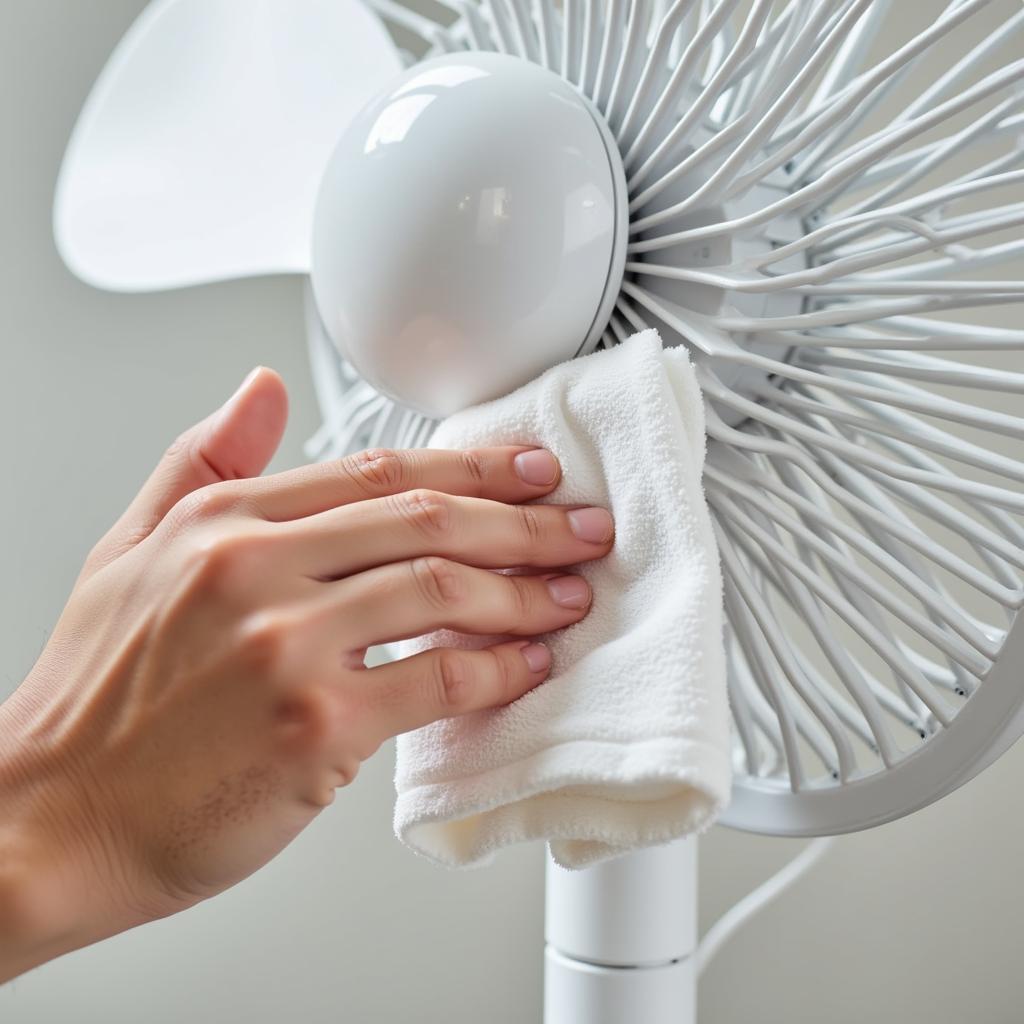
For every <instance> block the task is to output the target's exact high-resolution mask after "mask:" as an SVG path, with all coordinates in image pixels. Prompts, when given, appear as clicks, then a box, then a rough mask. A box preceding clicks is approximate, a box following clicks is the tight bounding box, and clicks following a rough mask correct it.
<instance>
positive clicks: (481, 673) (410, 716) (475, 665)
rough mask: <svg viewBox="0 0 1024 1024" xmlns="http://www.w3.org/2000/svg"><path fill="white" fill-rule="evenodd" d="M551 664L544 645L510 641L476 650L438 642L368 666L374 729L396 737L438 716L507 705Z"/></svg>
mask: <svg viewBox="0 0 1024 1024" xmlns="http://www.w3.org/2000/svg"><path fill="white" fill-rule="evenodd" d="M550 668H551V654H550V652H549V651H548V649H547V648H546V647H545V646H543V645H542V644H537V643H533V642H532V641H530V640H513V641H510V642H508V643H502V644H496V645H495V646H493V647H485V648H484V649H483V650H479V651H463V650H456V649H454V648H450V647H437V648H434V649H433V650H430V651H424V652H422V653H421V654H415V655H413V656H412V657H411V658H403V659H402V660H401V661H394V662H391V663H390V664H387V665H380V666H378V667H376V668H371V669H367V671H366V673H365V675H366V687H367V701H368V703H369V705H370V715H371V717H373V718H375V719H376V722H375V726H376V728H375V729H374V730H373V731H375V732H376V733H377V734H378V735H382V736H397V735H398V734H399V733H401V732H408V731H409V730H411V729H418V728H420V727H421V726H424V725H428V724H429V723H430V722H436V721H437V720H438V719H441V718H451V717H453V716H455V715H465V714H468V713H469V712H471V711H481V710H483V709H485V708H491V707H500V706H502V705H504V704H509V703H511V702H512V701H514V700H517V699H518V698H520V697H522V696H523V694H525V693H528V692H529V691H530V690H532V689H533V688H534V687H535V686H536V685H537V684H538V683H540V682H543V680H544V679H545V678H546V677H547V675H548V672H549V670H550Z"/></svg>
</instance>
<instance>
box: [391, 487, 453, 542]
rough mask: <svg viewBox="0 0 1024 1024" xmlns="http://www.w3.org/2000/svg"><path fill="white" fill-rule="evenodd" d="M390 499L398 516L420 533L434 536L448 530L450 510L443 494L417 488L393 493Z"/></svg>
mask: <svg viewBox="0 0 1024 1024" xmlns="http://www.w3.org/2000/svg"><path fill="white" fill-rule="evenodd" d="M391 500H392V502H393V504H394V506H395V508H396V509H397V512H398V514H399V516H400V517H401V518H402V519H403V520H405V521H406V522H408V523H410V524H411V525H412V526H413V527H414V528H415V529H416V530H418V531H419V532H420V533H423V534H425V535H426V536H428V537H431V538H436V537H438V536H442V535H444V534H445V533H446V532H447V531H448V527H449V524H450V523H451V511H450V509H449V503H448V500H447V499H446V498H445V497H444V495H442V494H439V493H438V492H436V491H428V490H424V489H423V488H417V489H416V490H414V491H405V492H404V493H402V494H399V495H395V496H394V497H393V498H392V499H391Z"/></svg>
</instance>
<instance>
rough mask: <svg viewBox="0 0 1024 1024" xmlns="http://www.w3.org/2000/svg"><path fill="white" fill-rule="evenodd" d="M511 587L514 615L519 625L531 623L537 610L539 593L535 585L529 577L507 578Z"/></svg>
mask: <svg viewBox="0 0 1024 1024" xmlns="http://www.w3.org/2000/svg"><path fill="white" fill-rule="evenodd" d="M506 578H507V579H508V581H509V584H510V585H511V588H512V590H511V598H512V614H513V615H515V616H516V622H517V623H523V622H529V621H530V620H531V619H532V618H533V617H534V612H535V610H536V607H537V605H536V597H537V592H536V590H535V589H534V588H535V584H534V582H533V581H532V580H531V578H530V577H528V576H508V577H506Z"/></svg>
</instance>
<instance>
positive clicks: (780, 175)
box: [55, 0, 1024, 1024]
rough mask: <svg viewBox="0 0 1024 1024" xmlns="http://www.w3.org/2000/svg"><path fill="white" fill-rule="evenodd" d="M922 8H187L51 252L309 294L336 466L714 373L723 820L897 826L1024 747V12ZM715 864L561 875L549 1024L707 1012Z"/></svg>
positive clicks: (318, 1)
mask: <svg viewBox="0 0 1024 1024" xmlns="http://www.w3.org/2000/svg"><path fill="white" fill-rule="evenodd" d="M410 2H411V0H410ZM911 6H912V7H913V10H909V8H911ZM899 7H900V10H899V12H898V13H899V14H900V15H901V18H900V19H896V18H895V17H894V15H895V14H896V13H897V4H896V2H895V0H788V2H785V0H675V2H671V3H665V2H659V0H605V2H601V3H598V2H597V0H563V2H562V3H555V2H553V0H551V2H548V0H422V2H421V3H419V4H417V7H416V9H415V10H414V9H413V7H412V6H406V5H405V4H403V3H399V2H396V0H367V2H366V3H360V2H358V0H155V2H153V3H151V4H150V5H149V7H148V8H147V9H146V10H145V12H144V13H143V15H142V16H141V17H140V18H139V20H138V21H137V22H136V24H135V25H134V26H133V27H132V28H131V30H130V31H129V32H128V34H127V35H126V36H125V38H124V39H123V40H122V42H121V43H120V45H119V46H118V48H117V49H116V50H115V52H114V54H113V55H112V57H111V58H110V61H109V63H108V64H107V67H106V68H105V69H104V71H103V74H102V75H101V77H100V79H99V81H98V82H97V84H96V86H95V88H94V90H93V92H92V95H91V96H90V98H89V100H88V102H87V104H86V106H85V109H84V110H83V112H82V115H81V117H80V119H79V122H78V125H77V127H76V129H75V132H74V135H73V137H72V140H71V143H70V145H69V148H68V151H67V155H66V157H65V161H64V165H63V168H62V170H61V175H60V179H59V183H58V189H57V198H56V209H55V230H56V237H57V242H58V245H59V247H60V250H61V253H62V254H63V256H64V259H65V260H66V261H67V263H68V265H69V266H70V267H71V268H72V270H74V271H75V272H76V273H77V274H78V275H79V276H80V277H82V278H83V279H85V280H86V281H89V282H92V283H94V284H96V285H98V286H100V287H105V288H109V289H113V290H120V291H139V290H154V289H162V288H172V287H179V286H183V285H190V284H195V283H199V282H206V281H214V280H220V279H225V278H231V277H241V276H249V275H257V274H266V273H299V274H307V275H310V281H311V287H310V289H309V290H308V292H307V294H308V298H309V301H308V311H309V316H308V320H309V327H310V330H309V338H310V346H311V354H312V360H313V369H314V376H315V380H316V385H317V388H318V394H319V398H320V402H321V404H322V408H323V415H324V425H323V428H322V429H321V430H320V431H319V432H318V433H317V435H316V436H315V437H314V438H313V439H311V441H310V443H309V449H308V453H309V455H310V457H315V458H331V457H336V456H338V455H341V454H343V453H344V452H346V451H350V450H354V449H358V448H364V447H369V446H377V445H389V446H401V447H405V446H414V445H420V444H424V443H426V442H427V441H428V440H429V437H430V434H431V430H432V427H433V425H434V423H435V422H436V419H437V417H440V416H444V415H447V414H448V413H450V412H453V411H455V410H456V409H458V408H462V407H464V406H465V405H468V404H471V403H474V402H477V401H481V400H484V399H487V398H491V397H495V396H497V395H499V394H501V393H504V392H507V391H510V390H512V389H513V388H514V387H516V386H518V385H519V384H522V383H524V382H525V381H527V380H529V379H531V378H532V377H534V376H536V375H537V374H539V373H540V372H541V371H542V370H543V369H544V368H545V367H547V366H550V365H552V364H554V363H556V362H560V361H562V360H564V359H568V358H571V357H573V356H575V355H579V354H582V353H585V352H588V351H592V350H593V349H595V348H600V347H607V346H611V345H615V344H617V343H618V342H620V341H622V340H623V339H624V338H625V337H627V336H628V335H629V334H631V333H633V332H634V331H636V330H639V329H642V328H644V327H647V326H654V327H657V328H658V329H659V331H660V332H661V336H662V338H663V339H664V341H665V342H666V344H680V343H681V344H686V345H688V346H689V347H690V349H691V352H692V353H693V357H694V361H695V363H696V366H697V371H698V374H699V377H700V381H701V384H702V387H703V390H704V394H705V397H706V399H707V406H708V409H707V422H708V438H709V447H708V459H707V469H706V472H705V478H704V479H705V485H706V490H707V495H708V500H709V502H710V504H711V508H712V512H713V515H714V519H715V524H716V532H717V538H718V543H719V551H720V556H721V561H722V568H723V574H724V579H725V603H726V612H727V620H728V628H727V637H726V640H727V651H728V664H729V694H730V703H731V707H732V713H733V722H734V725H735V729H734V735H735V757H734V762H735V783H734V789H733V797H732V803H731V806H730V807H729V809H728V811H727V812H726V814H725V816H724V819H723V820H724V822H725V823H726V824H728V825H731V826H733V827H736V828H740V829H747V830H751V831H756V832H761V833H766V834H775V835H785V836H812V835H817V836H824V835H828V834H834V833H840V832H847V831H852V830H855V829H862V828H866V827H869V826H871V825H876V824H879V823H881V822H884V821H888V820H891V819H893V818H896V817H899V816H901V815H904V814H908V813H910V812H911V811H913V810H915V809H917V808H919V807H921V806H923V805H925V804H927V803H929V802H931V801H933V800H936V799H938V798H939V797H941V796H943V795H944V794H946V793H948V792H950V791H951V790H953V789H954V788H956V787H957V786H959V785H961V784H963V783H964V782H967V781H968V780H969V779H971V778H972V777H973V776H974V775H976V774H977V773H978V772H979V771H981V770H982V769H983V768H985V767H986V766H987V765H989V764H991V763H992V762H993V761H994V760H995V759H996V758H997V757H999V756H1000V754H1002V753H1003V752H1004V751H1005V750H1006V749H1007V748H1008V747H1009V746H1010V744H1012V743H1013V742H1014V740H1016V739H1017V738H1018V736H1019V735H1020V734H1021V733H1022V732H1024V711H1022V705H1024V668H1022V666H1024V625H1022V624H1021V618H1020V616H1019V614H1018V611H1019V609H1020V607H1021V603H1022V600H1024V589H1022V577H1021V573H1022V571H1024V523H1022V519H1021V514H1022V513H1024V418H1022V417H1021V416H1019V415H1017V414H1016V413H1017V411H1018V410H1019V406H1020V402H1021V399H1020V396H1021V395H1022V394H1024V373H1021V372H1016V371H1014V370H1013V369H1012V367H1013V366H1015V365H1017V364H1019V361H1020V356H1019V353H1020V351H1021V350H1022V349H1024V329H1016V328H1014V329H1010V328H1007V327H1002V326H995V325H993V324H991V323H986V319H987V318H988V319H990V317H987V314H989V312H990V311H989V309H988V307H993V306H999V305H1004V304H1007V303H1013V302H1019V301H1020V299H1021V297H1022V294H1024V284H1022V282H1021V276H1022V275H1021V274H1020V263H1019V262H1015V261H1019V260H1020V259H1021V257H1022V256H1024V242H1022V241H1021V236H1020V232H1021V227H1022V225H1024V169H1022V168H1024V161H1022V154H1024V113H1022V109H1024V84H1022V83H1024V59H1021V58H1020V57H1019V56H1016V57H1015V55H1019V54H1021V53H1022V52H1024V49H1022V38H1024V32H1022V29H1024V9H1022V6H1021V4H1020V2H1019V0H1002V2H1000V0H950V2H948V3H947V2H945V0H920V2H919V3H916V4H914V5H909V4H906V5H904V4H900V5H899ZM904 8H906V9H904ZM908 21H909V22H915V23H916V29H915V30H914V31H913V32H911V33H910V34H909V35H907V34H906V32H905V31H904V34H903V35H902V36H900V35H899V34H897V33H896V32H895V26H896V24H897V23H898V24H900V25H903V24H904V22H908ZM1007 367H1011V368H1007ZM818 850H820V847H819V848H816V849H812V850H811V851H810V852H808V853H805V854H804V855H802V860H800V861H799V863H795V864H794V865H793V866H792V867H790V868H787V869H785V870H786V873H785V874H784V875H782V876H781V877H780V878H778V879H776V880H775V881H774V882H773V883H772V888H771V889H769V890H766V891H765V893H763V894H762V897H759V898H758V899H761V898H763V897H764V896H768V895H771V894H772V893H773V892H775V891H777V890H778V889H779V888H780V887H781V885H783V884H785V883H786V882H787V881H788V880H789V879H791V878H792V877H793V876H794V875H795V874H796V873H797V872H798V870H799V869H800V868H801V867H802V866H803V865H805V864H806V863H809V861H810V860H811V859H812V858H813V856H815V854H816V853H817V852H818ZM694 877H695V850H694V845H693V843H692V842H684V843H679V844H672V845H670V846H667V847H660V848H655V849H653V850H648V851H645V852H643V853H640V854H636V855H630V856H627V857H623V858H619V859H618V860H616V861H613V862H610V863H608V864H605V865H601V866H598V867H596V868H592V869H588V870H585V871H582V872H565V871H562V869H560V868H557V867H555V866H554V865H553V864H549V875H548V882H549V893H548V926H547V940H548V949H547V978H546V996H545V1018H546V1021H547V1024H583V1022H584V1021H585V1022H587V1024H612V1022H617V1024H622V1022H627V1021H628V1022H634V1021H636V1022H643V1024H661V1022H663V1021H664V1022H668V1021H673V1022H680V1021H685V1020H692V1019H693V1017H694V1003H693V998H694V997H693V991H694V978H695V964H696V962H697V961H699V960H701V959H703V960H705V961H706V959H707V957H708V956H709V955H710V953H711V952H713V949H714V948H717V944H718V942H719V941H720V940H721V938H722V937H723V935H724V934H726V933H727V932H728V930H729V929H730V928H731V927H732V926H733V924H734V923H735V921H737V920H738V919H739V918H740V917H742V914H743V912H742V911H741V912H739V913H737V914H734V915H732V917H731V918H730V919H729V921H727V922H726V923H725V924H723V926H722V927H721V928H719V929H718V930H717V931H716V933H715V935H714V936H712V938H711V946H710V947H709V946H708V945H707V944H705V946H704V947H703V949H702V950H701V951H700V953H699V954H698V955H694V954H695V951H696V950H697V946H696V939H695V925H694V907H695V894H694V885H695V883H694ZM758 899H755V901H754V902H755V903H756V902H757V901H758ZM622 967H632V968H636V969H634V970H622V969H621V968H622Z"/></svg>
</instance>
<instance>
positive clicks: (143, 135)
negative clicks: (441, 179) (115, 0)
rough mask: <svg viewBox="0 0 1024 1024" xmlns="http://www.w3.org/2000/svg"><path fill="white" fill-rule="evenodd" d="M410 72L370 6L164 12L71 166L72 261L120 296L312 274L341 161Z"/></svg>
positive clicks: (87, 124) (209, 2)
mask: <svg viewBox="0 0 1024 1024" xmlns="http://www.w3.org/2000/svg"><path fill="white" fill-rule="evenodd" d="M401 69H402V61H401V59H400V57H399V55H398V52H397V50H396V48H395V46H394V44H393V43H392V41H391V39H390V37H389V36H388V35H387V32H386V31H385V29H384V27H383V25H382V24H381V22H380V21H379V19H378V18H377V16H376V15H375V14H374V13H373V12H372V11H370V10H369V9H368V8H367V7H366V6H364V5H363V4H362V3H361V2H359V0H155V2H154V3H151V4H150V5H149V7H147V8H146V10H145V11H144V12H143V13H142V15H141V16H140V17H139V19H138V20H137V21H136V22H135V24H134V25H133V26H132V27H131V29H129V31H128V32H127V33H126V35H125V36H124V38H123V39H122V40H121V42H120V43H119V44H118V46H117V48H116V49H115V50H114V53H113V55H112V56H111V58H110V60H109V61H108V63H107V65H106V67H105V68H104V70H103V72H102V74H101V75H100V77H99V79H98V80H97V82H96V84H95V86H94V87H93V90H92V93H91V94H90V96H89V98H88V100H87V102H86V104H85V107H84V109H83V110H82V113H81V116H80V117H79V120H78V124H77V125H76V127H75V130H74V132H73V134H72V137H71V141H70V143H69V145H68V149H67V152H66V154H65V156H64V163H63V166H62V167H61V171H60V175H59V178H58V182H57V193H56V199H55V204H54V234H55V237H56V241H57V247H58V249H59V250H60V253H61V255H62V257H63V258H64V261H65V262H66V263H67V265H68V267H69V268H70V269H71V270H72V271H73V272H74V273H75V274H76V275H77V276H78V277H80V278H81V279H82V280H84V281H87V282H88V283H90V284H93V285H95V286H97V287H100V288H107V289H110V290H113V291H152V290H159V289H164V288H175V287H181V286H184V285H191V284H198V283H202V282H208V281H216V280H223V279H225V278H235V277H245V276H251V275H256V274H266V273H306V272H308V270H309V259H310V256H309V250H310V239H311V234H312V216H313V206H314V202H315V199H316V193H317V188H318V186H319V182H320V176H321V174H322V171H323V168H324V166H325V165H326V163H327V159H328V157H329V156H330V154H331V151H332V150H333V148H334V145H335V143H336V142H337V139H338V137H339V135H340V133H341V131H342V130H343V129H344V127H345V126H346V125H347V124H348V122H349V120H350V119H351V117H352V116H353V115H354V114H355V113H356V111H358V110H359V108H360V107H362V106H363V104H364V103H365V102H366V101H367V100H368V99H369V98H370V97H371V96H372V95H373V94H374V93H375V92H376V91H377V90H378V89H379V88H380V87H381V86H382V85H383V84H384V83H386V82H387V81H388V80H389V79H390V78H391V77H392V76H393V75H395V74H397V73H398V72H399V71H401Z"/></svg>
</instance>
